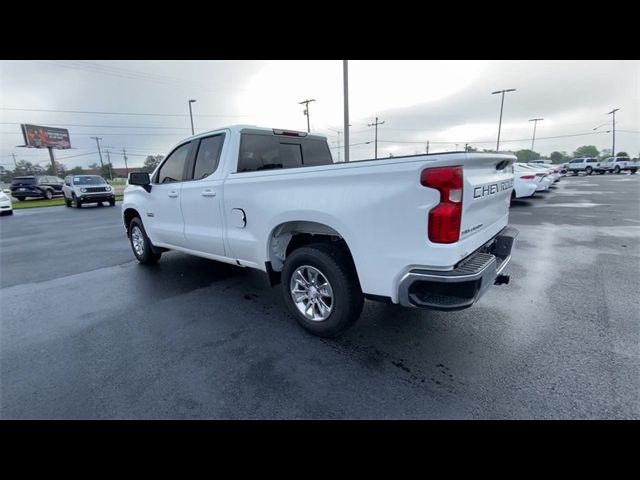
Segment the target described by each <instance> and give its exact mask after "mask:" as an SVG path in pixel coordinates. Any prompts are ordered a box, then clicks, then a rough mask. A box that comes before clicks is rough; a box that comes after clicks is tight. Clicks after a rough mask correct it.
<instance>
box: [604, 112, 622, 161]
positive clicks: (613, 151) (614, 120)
mask: <svg viewBox="0 0 640 480" xmlns="http://www.w3.org/2000/svg"><path fill="white" fill-rule="evenodd" d="M618 110H620V109H619V108H614V109H613V110H611V111H610V112H609V113H607V115H613V146H612V147H611V150H612V151H611V156H612V157H615V156H616V112H617V111H618Z"/></svg>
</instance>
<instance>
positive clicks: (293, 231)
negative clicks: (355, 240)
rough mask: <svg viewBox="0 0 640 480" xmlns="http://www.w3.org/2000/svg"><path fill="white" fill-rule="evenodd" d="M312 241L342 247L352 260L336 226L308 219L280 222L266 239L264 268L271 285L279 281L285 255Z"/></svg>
mask: <svg viewBox="0 0 640 480" xmlns="http://www.w3.org/2000/svg"><path fill="white" fill-rule="evenodd" d="M312 243H330V244H334V245H336V246H338V247H340V248H342V249H344V250H345V251H346V252H347V254H348V255H349V257H350V259H351V261H352V262H354V260H353V255H352V253H351V248H350V247H349V245H348V243H347V240H346V239H345V238H344V236H343V235H342V234H341V233H340V232H339V231H338V230H337V229H336V228H334V227H332V226H329V225H327V224H325V223H321V222H314V221H308V220H290V221H286V222H282V223H280V224H278V225H277V226H275V227H274V228H273V229H272V230H271V232H270V233H269V237H268V241H267V258H268V261H267V262H266V270H267V275H268V277H269V281H270V283H271V285H272V286H273V285H275V284H277V283H279V282H280V274H281V272H282V269H283V267H284V262H285V260H286V258H287V256H288V255H290V254H291V252H293V251H294V250H296V249H298V248H300V247H302V246H305V245H310V244H312ZM354 266H355V262H354ZM356 271H357V269H356Z"/></svg>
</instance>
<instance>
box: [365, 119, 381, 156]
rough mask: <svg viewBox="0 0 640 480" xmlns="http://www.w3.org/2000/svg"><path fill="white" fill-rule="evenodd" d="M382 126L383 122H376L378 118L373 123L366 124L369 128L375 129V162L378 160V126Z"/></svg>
mask: <svg viewBox="0 0 640 480" xmlns="http://www.w3.org/2000/svg"><path fill="white" fill-rule="evenodd" d="M383 124H384V121H382V122H378V117H376V121H375V123H369V124H368V126H369V127H376V146H375V152H376V157H375V158H376V160H377V159H378V125H383Z"/></svg>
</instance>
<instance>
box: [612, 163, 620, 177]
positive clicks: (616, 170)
mask: <svg viewBox="0 0 640 480" xmlns="http://www.w3.org/2000/svg"><path fill="white" fill-rule="evenodd" d="M613 173H615V174H616V175H618V174H620V167H619V166H617V165H616V168H614V169H613Z"/></svg>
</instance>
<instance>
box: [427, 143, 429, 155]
mask: <svg viewBox="0 0 640 480" xmlns="http://www.w3.org/2000/svg"><path fill="white" fill-rule="evenodd" d="M427 154H429V140H427Z"/></svg>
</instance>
